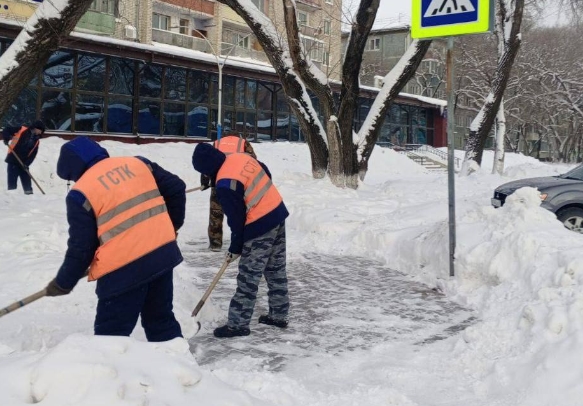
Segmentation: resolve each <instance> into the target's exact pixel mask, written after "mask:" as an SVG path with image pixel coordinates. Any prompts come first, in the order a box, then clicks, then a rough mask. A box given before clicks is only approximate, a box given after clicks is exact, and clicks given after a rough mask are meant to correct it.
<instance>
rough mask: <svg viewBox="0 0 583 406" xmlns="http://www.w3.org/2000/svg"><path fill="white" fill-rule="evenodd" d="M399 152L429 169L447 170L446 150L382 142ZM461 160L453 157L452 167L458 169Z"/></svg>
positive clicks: (419, 145) (427, 146) (420, 145)
mask: <svg viewBox="0 0 583 406" xmlns="http://www.w3.org/2000/svg"><path fill="white" fill-rule="evenodd" d="M382 145H383V146H387V147H389V148H391V149H393V150H394V151H397V152H398V153H400V154H404V155H406V156H407V157H408V158H409V159H411V160H413V161H415V162H416V163H417V164H419V165H421V166H423V167H424V168H427V169H428V170H430V171H441V172H442V171H447V152H445V151H442V150H440V149H437V148H433V147H432V146H429V145H424V144H406V145H404V146H398V145H393V144H391V143H390V142H387V143H382ZM460 165H461V161H460V159H459V158H454V169H455V171H456V172H457V171H459V169H460Z"/></svg>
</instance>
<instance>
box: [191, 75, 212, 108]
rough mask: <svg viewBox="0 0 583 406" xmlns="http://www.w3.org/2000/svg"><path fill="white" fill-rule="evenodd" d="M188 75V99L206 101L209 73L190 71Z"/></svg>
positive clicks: (198, 101) (197, 101) (196, 101)
mask: <svg viewBox="0 0 583 406" xmlns="http://www.w3.org/2000/svg"><path fill="white" fill-rule="evenodd" d="M188 77H189V84H188V94H189V96H188V100H189V101H191V102H195V103H207V102H208V98H209V87H210V82H209V74H208V73H206V72H200V71H190V72H189V74H188Z"/></svg>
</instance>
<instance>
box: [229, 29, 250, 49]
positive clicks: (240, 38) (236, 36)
mask: <svg viewBox="0 0 583 406" xmlns="http://www.w3.org/2000/svg"><path fill="white" fill-rule="evenodd" d="M250 36H251V35H250V34H248V33H245V32H237V31H231V30H225V31H223V42H225V43H227V44H231V45H237V46H238V47H241V48H246V49H249V43H250V42H249V38H250ZM229 48H230V47H229Z"/></svg>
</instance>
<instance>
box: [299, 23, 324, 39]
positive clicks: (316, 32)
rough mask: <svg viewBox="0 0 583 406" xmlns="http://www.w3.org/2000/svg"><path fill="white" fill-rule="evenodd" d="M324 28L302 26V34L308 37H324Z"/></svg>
mask: <svg viewBox="0 0 583 406" xmlns="http://www.w3.org/2000/svg"><path fill="white" fill-rule="evenodd" d="M322 32H323V31H322V27H310V26H309V25H300V34H302V35H305V36H306V37H312V38H316V37H318V36H321V35H322Z"/></svg>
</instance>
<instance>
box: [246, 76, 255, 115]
mask: <svg viewBox="0 0 583 406" xmlns="http://www.w3.org/2000/svg"><path fill="white" fill-rule="evenodd" d="M256 96H257V82H256V81H254V80H247V97H246V98H245V107H246V108H248V109H252V110H255V107H256V104H255V98H256Z"/></svg>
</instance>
